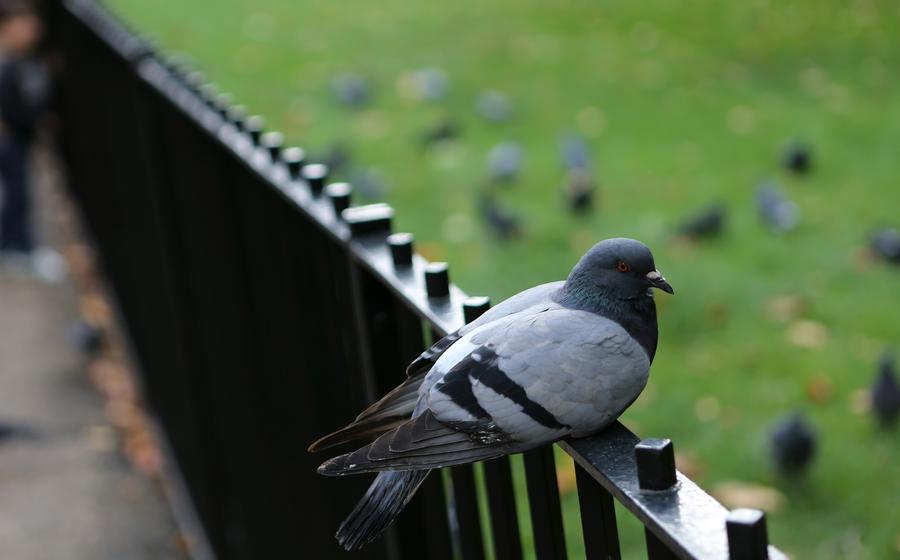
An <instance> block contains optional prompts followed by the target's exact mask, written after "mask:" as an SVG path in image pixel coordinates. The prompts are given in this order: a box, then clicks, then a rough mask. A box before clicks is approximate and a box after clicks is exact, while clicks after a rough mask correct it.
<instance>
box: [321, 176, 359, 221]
mask: <svg viewBox="0 0 900 560" xmlns="http://www.w3.org/2000/svg"><path fill="white" fill-rule="evenodd" d="M325 196H327V197H328V198H329V199H331V206H332V207H333V208H334V213H335V214H336V215H337V217H338V218H342V216H341V212H343V211H344V210H346V209H347V208H349V207H350V198H351V197H352V196H353V187H352V186H351V185H350V183H331V184H330V185H328V186H327V187H325ZM342 219H343V218H342Z"/></svg>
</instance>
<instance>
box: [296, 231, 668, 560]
mask: <svg viewBox="0 0 900 560" xmlns="http://www.w3.org/2000/svg"><path fill="white" fill-rule="evenodd" d="M650 288H658V289H661V290H664V291H666V292H669V293H673V289H672V287H671V286H670V285H669V283H668V282H666V279H665V278H664V277H663V276H662V274H660V272H659V271H658V270H657V269H656V265H655V263H654V260H653V255H652V254H651V253H650V250H649V249H648V248H647V247H646V246H645V245H644V244H643V243H640V242H639V241H635V240H633V239H622V238H619V239H607V240H605V241H601V242H600V243H597V244H596V245H594V246H593V247H592V248H591V249H590V250H589V251H588V252H587V253H586V254H585V255H584V256H583V257H582V258H581V260H579V261H578V263H577V264H576V265H575V267H574V268H573V269H572V272H571V273H570V274H569V277H568V279H567V280H566V281H565V282H552V283H550V284H544V285H541V286H536V287H534V288H531V289H529V290H526V291H524V292H521V293H519V294H518V295H515V296H513V297H512V298H510V299H508V300H506V301H504V302H503V303H501V304H500V305H498V306H497V307H495V308H493V309H491V310H489V311H487V312H486V313H485V314H484V315H482V316H481V317H479V318H478V319H476V320H475V321H473V322H471V323H469V324H468V325H466V326H464V327H462V328H460V329H459V330H458V331H456V332H454V333H451V334H449V335H447V336H446V337H444V338H442V339H441V340H439V341H438V342H437V343H435V344H434V345H433V346H431V348H429V349H427V350H426V351H425V352H423V353H422V354H421V355H420V356H419V358H418V359H416V360H415V361H414V362H413V363H412V364H411V365H410V366H409V368H407V372H406V373H407V380H406V381H405V382H403V383H402V384H401V385H400V386H399V387H397V388H396V389H394V390H393V391H391V392H390V393H388V394H387V395H386V396H385V397H383V398H382V399H381V400H380V401H378V402H376V403H375V404H373V405H372V406H370V407H369V408H368V409H366V410H365V411H363V412H362V413H361V414H360V415H359V416H357V417H356V420H355V421H354V422H352V423H351V424H350V425H348V426H346V427H345V428H343V429H341V430H338V431H337V432H334V433H332V434H329V435H327V436H325V437H323V438H321V439H320V440H318V441H316V442H315V443H313V444H312V445H311V446H310V448H309V449H310V451H316V450H320V449H325V448H328V447H332V446H334V445H338V444H341V443H346V442H350V441H354V440H356V439H359V438H362V437H370V436H376V435H377V436H379V437H378V438H377V439H376V440H375V441H374V442H372V443H370V444H368V445H365V446H363V447H362V448H360V449H358V450H357V451H354V452H352V453H347V454H344V455H340V456H337V457H334V458H332V459H330V460H328V461H326V462H324V463H322V465H321V466H320V467H319V473H321V474H324V475H327V476H342V475H347V474H356V473H368V472H377V473H379V474H378V476H377V477H376V478H375V481H374V482H373V483H372V486H370V488H369V490H368V492H366V495H365V496H364V497H363V498H362V500H361V501H360V503H359V504H358V505H357V506H356V508H355V509H354V510H353V512H352V513H350V515H349V516H348V517H347V519H346V520H345V521H344V522H343V523H342V524H341V526H340V528H339V529H338V532H337V535H336V536H337V539H338V542H339V543H340V544H341V545H342V546H343V547H344V548H346V549H348V550H352V549H357V548H361V547H362V546H364V545H366V544H367V543H369V542H371V541H372V540H373V539H375V538H376V537H377V536H378V535H380V534H381V533H382V532H383V531H384V530H385V529H386V528H387V527H388V526H389V525H390V524H391V522H392V521H393V520H394V519H395V518H396V517H397V516H398V515H399V514H400V511H401V510H402V509H403V507H404V506H405V505H406V504H407V502H408V501H409V500H410V498H411V497H412V496H413V494H414V493H415V492H416V490H417V489H418V487H419V485H420V484H421V483H422V481H423V480H424V479H425V477H426V476H427V475H428V473H429V472H430V470H431V469H434V468H441V467H446V466H451V465H461V464H467V463H473V462H476V461H482V460H488V459H493V458H496V457H501V456H504V455H508V454H511V453H519V452H522V451H526V450H529V449H534V448H536V447H539V446H543V445H546V444H549V443H551V442H553V441H557V440H560V439H562V438H565V437H576V438H577V437H584V436H589V435H591V434H594V433H596V432H598V431H600V430H602V429H603V428H605V427H606V426H608V425H609V424H610V423H612V422H613V421H614V420H615V419H616V418H617V417H618V416H619V415H620V414H621V413H622V411H624V410H625V409H626V408H627V407H628V406H629V405H630V404H631V403H632V402H634V400H635V399H636V398H637V397H638V395H639V394H640V393H641V391H642V390H643V388H644V386H645V385H646V383H647V379H648V376H649V372H650V365H651V364H652V362H653V358H654V355H655V353H656V346H657V339H658V328H657V321H656V305H655V303H654V299H653V295H652V294H651V293H650Z"/></svg>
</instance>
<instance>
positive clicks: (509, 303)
mask: <svg viewBox="0 0 900 560" xmlns="http://www.w3.org/2000/svg"><path fill="white" fill-rule="evenodd" d="M563 284H565V282H562V281H560V282H550V283H548V284H541V285H540V286H535V287H533V288H529V289H527V290H525V291H522V292H519V293H518V294H516V295H514V296H512V297H510V298H508V299H506V300H504V301H502V302H501V303H499V304H498V305H496V306H494V307H492V308H490V309H488V310H487V311H486V312H485V313H484V314H483V315H482V316H481V317H479V318H477V319H475V320H474V321H472V322H471V323H469V324H467V325H464V326H463V327H461V328H459V329H458V330H456V331H454V332H452V333H450V334H448V335H447V336H445V337H444V338H442V339H440V340H438V341H437V342H435V343H434V344H433V345H432V346H431V347H429V348H428V349H427V350H425V351H424V352H422V354H421V355H419V357H418V358H416V360H415V361H413V363H411V364H410V365H409V367H408V368H406V375H407V377H415V376H416V375H419V374H421V373H427V372H428V370H430V369H431V367H432V366H433V365H434V364H435V362H437V360H438V359H439V358H440V357H441V355H442V354H443V353H444V352H445V351H446V350H447V348H450V346H452V345H453V343H454V342H456V341H457V340H459V339H460V338H462V337H463V336H465V335H466V334H467V333H469V332H472V331H473V330H474V329H476V328H478V327H479V326H481V325H485V324H487V323H490V322H493V321H496V320H497V319H501V318H503V317H506V316H508V315H511V314H513V313H519V312H520V311H523V310H525V309H528V308H529V307H533V306H535V305H540V304H542V303H547V302H550V301H551V299H550V296H551V295H552V294H554V293H555V292H557V291H558V290H559V289H560V288H561V287H562V285H563Z"/></svg>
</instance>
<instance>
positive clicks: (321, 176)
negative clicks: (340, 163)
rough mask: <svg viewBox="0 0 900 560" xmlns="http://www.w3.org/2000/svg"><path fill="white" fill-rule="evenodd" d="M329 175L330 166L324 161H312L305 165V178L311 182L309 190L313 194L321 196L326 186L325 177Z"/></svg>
mask: <svg viewBox="0 0 900 560" xmlns="http://www.w3.org/2000/svg"><path fill="white" fill-rule="evenodd" d="M327 177H328V166H327V165H325V164H324V163H310V164H309V165H306V166H304V167H303V178H304V179H306V182H307V183H309V190H311V191H312V194H313V196H316V197H318V196H320V195H321V194H322V189H324V188H325V179H326V178H327Z"/></svg>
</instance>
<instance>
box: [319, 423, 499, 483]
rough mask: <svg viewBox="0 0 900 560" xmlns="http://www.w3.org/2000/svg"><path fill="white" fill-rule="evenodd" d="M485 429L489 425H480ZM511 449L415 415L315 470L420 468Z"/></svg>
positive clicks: (479, 458)
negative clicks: (367, 443) (368, 442)
mask: <svg viewBox="0 0 900 560" xmlns="http://www.w3.org/2000/svg"><path fill="white" fill-rule="evenodd" d="M483 430H484V431H489V430H490V427H489V426H484V427H483ZM510 452H512V451H511V449H510V448H509V447H508V445H507V443H506V442H504V441H490V442H485V441H482V440H479V439H477V438H474V437H472V433H471V432H464V431H461V430H459V429H456V428H454V427H452V426H449V425H447V424H445V423H443V422H440V421H438V420H437V419H436V418H435V417H434V415H433V414H432V413H431V412H425V413H424V414H422V415H420V416H418V417H416V418H415V419H413V420H410V421H409V422H407V423H405V424H403V425H402V426H399V427H397V428H395V429H393V430H391V431H390V432H387V433H386V434H384V435H382V436H380V437H379V438H378V439H376V440H375V441H373V442H372V443H370V444H369V445H366V446H365V447H362V448H360V449H358V450H356V451H354V452H352V453H347V454H345V455H341V456H338V457H335V458H333V459H330V460H328V461H326V462H325V463H322V465H321V466H320V467H319V473H320V474H324V475H327V476H341V475H345V474H358V473H366V472H378V471H389V470H420V469H434V468H440V467H448V466H452V465H461V464H465V463H474V462H476V461H483V460H487V459H493V458H495V457H500V456H502V455H506V454H508V453H510Z"/></svg>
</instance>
